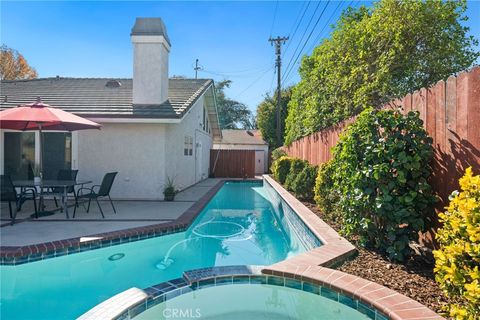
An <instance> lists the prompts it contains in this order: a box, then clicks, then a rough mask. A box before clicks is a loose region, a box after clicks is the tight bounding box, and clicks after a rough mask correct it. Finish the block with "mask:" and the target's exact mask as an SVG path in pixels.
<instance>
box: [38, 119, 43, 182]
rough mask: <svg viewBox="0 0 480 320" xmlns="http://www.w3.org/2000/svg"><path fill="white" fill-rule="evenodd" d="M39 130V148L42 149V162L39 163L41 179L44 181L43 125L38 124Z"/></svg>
mask: <svg viewBox="0 0 480 320" xmlns="http://www.w3.org/2000/svg"><path fill="white" fill-rule="evenodd" d="M38 130H39V132H40V139H39V141H38V147H39V149H40V162H39V167H40V179H43V143H42V140H43V134H42V124H41V123H39V124H38Z"/></svg>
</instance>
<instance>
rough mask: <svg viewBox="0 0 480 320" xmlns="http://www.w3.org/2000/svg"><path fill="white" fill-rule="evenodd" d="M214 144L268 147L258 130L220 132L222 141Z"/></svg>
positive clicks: (226, 130) (225, 130) (227, 130)
mask: <svg viewBox="0 0 480 320" xmlns="http://www.w3.org/2000/svg"><path fill="white" fill-rule="evenodd" d="M216 143H218V144H252V145H268V143H267V142H265V141H264V140H263V138H262V135H261V133H260V131H259V130H238V129H224V130H222V140H221V141H219V142H216Z"/></svg>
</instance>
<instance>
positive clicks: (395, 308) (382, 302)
mask: <svg viewBox="0 0 480 320" xmlns="http://www.w3.org/2000/svg"><path fill="white" fill-rule="evenodd" d="M262 273H264V274H269V275H274V276H280V277H285V278H293V279H297V280H301V281H307V282H312V283H315V284H318V285H321V286H323V287H327V288H330V289H332V290H335V291H338V292H340V293H343V294H345V295H347V296H350V297H353V298H355V299H357V300H359V301H361V302H363V303H365V304H368V305H371V306H372V307H374V308H375V309H377V310H379V311H381V312H382V313H384V314H385V315H387V316H388V317H389V319H392V320H419V319H423V320H427V319H428V320H439V319H444V318H442V317H441V316H439V315H438V314H436V313H435V312H433V311H432V310H430V309H429V308H427V307H425V306H424V305H422V304H421V303H419V302H417V301H415V300H412V299H410V298H409V297H407V296H404V295H403V294H400V293H398V292H396V291H393V290H391V289H388V288H386V287H384V286H381V285H379V284H378V283H375V282H372V281H368V280H365V279H363V278H360V277H357V276H354V275H351V274H348V273H345V272H342V271H338V270H333V269H329V268H325V267H321V266H313V265H308V264H300V265H296V266H293V265H286V264H283V265H282V264H280V263H277V264H276V265H272V266H270V267H266V268H265V269H263V270H262Z"/></svg>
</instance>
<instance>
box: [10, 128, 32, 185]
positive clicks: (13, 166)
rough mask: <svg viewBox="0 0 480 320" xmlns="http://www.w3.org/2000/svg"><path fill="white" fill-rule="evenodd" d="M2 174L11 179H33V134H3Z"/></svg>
mask: <svg viewBox="0 0 480 320" xmlns="http://www.w3.org/2000/svg"><path fill="white" fill-rule="evenodd" d="M4 139H5V140H4V148H5V149H4V153H3V154H4V155H5V160H4V161H5V163H4V172H5V174H8V175H10V176H11V177H12V179H17V180H26V179H33V167H34V166H35V133H34V132H21V133H20V132H5V136H4Z"/></svg>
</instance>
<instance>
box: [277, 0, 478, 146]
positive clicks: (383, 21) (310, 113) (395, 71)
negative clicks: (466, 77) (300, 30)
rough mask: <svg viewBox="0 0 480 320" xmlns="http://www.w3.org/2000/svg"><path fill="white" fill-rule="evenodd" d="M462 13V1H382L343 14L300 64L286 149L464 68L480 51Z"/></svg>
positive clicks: (289, 119) (287, 122) (289, 114)
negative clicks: (371, 108)
mask: <svg viewBox="0 0 480 320" xmlns="http://www.w3.org/2000/svg"><path fill="white" fill-rule="evenodd" d="M465 10H466V2H465V1H464V0H462V1H439V0H425V1H400V0H380V1H378V2H376V3H375V4H374V6H373V7H372V8H366V7H360V8H358V9H352V8H350V9H348V10H346V11H344V12H343V14H342V16H341V17H340V19H339V20H338V21H337V23H336V25H335V26H334V28H333V31H332V33H331V37H330V38H328V39H325V40H324V41H323V42H322V43H321V44H320V45H319V46H318V47H316V48H315V50H314V51H313V53H312V55H311V56H308V57H304V58H303V60H302V64H301V67H300V70H299V72H300V77H301V81H300V82H299V83H298V84H297V85H296V86H295V88H294V90H293V94H292V99H291V101H290V103H289V105H288V108H289V112H288V117H287V120H286V139H285V140H286V143H287V144H289V143H291V142H292V141H294V140H295V139H298V138H300V137H302V136H305V135H308V134H310V133H313V132H315V131H318V130H320V129H323V128H326V127H328V126H331V125H333V124H335V123H337V122H339V121H341V120H344V119H346V118H348V117H350V116H352V115H355V114H358V113H359V112H360V111H362V110H364V109H365V108H366V107H367V106H380V105H382V104H383V103H385V102H388V101H389V100H391V99H392V98H395V97H402V96H404V95H405V94H407V93H408V92H411V91H414V90H417V89H419V88H422V87H428V86H430V85H431V84H433V83H435V82H437V81H439V80H441V79H445V78H447V77H448V76H450V75H451V74H454V73H456V72H459V71H462V70H464V69H467V68H468V67H470V66H471V65H472V64H473V63H474V62H475V61H476V59H477V58H478V56H479V52H477V51H476V50H475V49H474V48H475V45H476V44H477V43H478V41H477V40H476V39H474V38H473V37H472V36H469V35H468V30H469V29H468V28H467V27H465V26H463V25H462V21H464V20H466V19H467V17H466V16H464V13H465Z"/></svg>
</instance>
